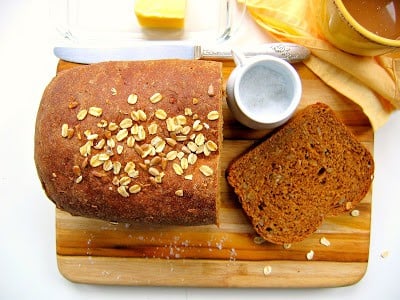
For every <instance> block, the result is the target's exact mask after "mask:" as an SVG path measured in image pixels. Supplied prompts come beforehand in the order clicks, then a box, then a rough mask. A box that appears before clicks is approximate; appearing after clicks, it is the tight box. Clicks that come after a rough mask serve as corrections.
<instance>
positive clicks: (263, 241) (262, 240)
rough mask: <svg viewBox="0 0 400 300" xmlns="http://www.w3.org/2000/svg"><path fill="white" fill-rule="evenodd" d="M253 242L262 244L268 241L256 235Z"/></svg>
mask: <svg viewBox="0 0 400 300" xmlns="http://www.w3.org/2000/svg"><path fill="white" fill-rule="evenodd" d="M253 242H254V243H255V244H257V245H261V244H263V243H265V242H266V240H264V239H263V238H262V237H261V236H255V237H254V239H253Z"/></svg>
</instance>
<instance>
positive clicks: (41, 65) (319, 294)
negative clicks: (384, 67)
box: [0, 0, 400, 300]
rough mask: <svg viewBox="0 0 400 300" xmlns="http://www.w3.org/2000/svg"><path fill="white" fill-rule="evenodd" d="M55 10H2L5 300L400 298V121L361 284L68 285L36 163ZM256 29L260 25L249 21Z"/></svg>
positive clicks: (1, 290)
mask: <svg viewBox="0 0 400 300" xmlns="http://www.w3.org/2000/svg"><path fill="white" fill-rule="evenodd" d="M48 1H51V0H36V1H34V0H31V1H29V0H14V1H11V0H10V1H7V0H2V1H0V95H1V96H0V103H1V107H0V124H1V125H0V161H1V163H0V197H1V198H0V199H1V200H0V222H1V226H0V270H1V271H0V299H60V300H61V299H68V300H71V299H73V300H78V299H96V300H100V299H113V300H117V299H165V298H168V299H204V298H206V297H212V299H220V300H222V299H230V300H231V299H241V298H248V299H253V300H255V299H378V298H380V299H400V283H399V278H400V188H399V186H400V180H399V179H400V155H399V154H400V138H399V132H400V113H398V112H396V113H394V114H393V115H392V117H391V118H390V120H389V122H388V123H387V124H386V125H385V126H384V127H382V128H381V129H379V130H378V131H377V132H376V134H375V161H376V173H375V180H374V192H373V201H372V230H371V245H370V256H369V267H368V271H367V273H366V275H365V277H364V278H363V279H362V280H361V281H360V282H359V283H358V284H355V285H353V286H349V287H341V288H329V289H207V288H165V287H116V286H94V285H85V284H75V283H72V282H69V281H68V280H66V279H65V278H63V276H62V275H60V273H59V272H58V269H57V264H56V251H55V209H54V205H53V204H52V203H51V202H50V201H49V200H47V198H46V197H45V195H44V193H43V191H42V189H41V186H40V184H39V181H38V178H37V175H36V169H35V166H34V161H33V135H34V124H35V116H36V111H37V108H38V105H39V101H40V98H41V95H42V92H43V89H44V87H45V86H46V84H47V83H48V82H49V80H50V79H51V78H52V77H53V75H54V74H55V69H56V64H57V59H56V58H55V57H54V56H53V54H52V47H53V46H54V44H53V40H52V39H51V35H52V34H51V32H52V31H53V30H54V28H53V27H52V24H51V23H50V18H49V3H48ZM246 26H250V27H252V28H253V27H254V24H253V23H252V21H251V20H250V19H248V20H247V21H246ZM252 33H253V34H252V35H249V34H246V33H243V32H241V33H239V35H238V40H239V41H240V39H244V38H245V39H250V40H253V39H254V40H257V39H260V38H261V39H262V38H263V35H262V33H261V31H260V30H258V29H257V28H255V27H254V28H253V31H252ZM377 80H379V78H377ZM384 251H388V253H389V255H388V256H387V257H386V258H382V257H381V254H382V252H384Z"/></svg>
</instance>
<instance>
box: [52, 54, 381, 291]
mask: <svg viewBox="0 0 400 300" xmlns="http://www.w3.org/2000/svg"><path fill="white" fill-rule="evenodd" d="M74 66H76V65H74V64H71V63H67V62H64V61H60V63H59V65H58V71H61V70H64V69H67V68H71V67H74ZM233 67H234V64H233V62H225V63H224V78H225V80H226V79H227V78H228V76H229V74H230V72H231V71H232V69H233ZM295 67H296V69H297V71H298V72H299V74H300V76H301V79H302V84H303V97H302V100H301V105H300V108H302V107H304V106H306V105H308V104H312V103H315V102H318V101H319V102H325V103H327V104H328V105H330V106H331V107H332V108H333V109H334V110H335V111H336V112H337V114H338V116H339V117H340V118H341V119H342V120H343V121H344V122H345V123H346V124H347V125H348V127H349V128H350V130H351V131H352V132H354V133H355V135H356V136H357V138H358V139H359V140H360V141H361V142H362V143H363V144H364V145H365V146H366V147H367V148H368V149H369V150H370V151H371V152H373V143H374V134H373V130H372V128H371V126H370V123H369V121H368V119H367V117H366V116H365V115H364V114H363V112H362V111H361V109H360V108H359V107H358V106H357V105H355V104H354V103H352V102H351V101H349V100H348V99H346V98H345V97H343V96H342V95H340V94H338V93H336V92H335V91H334V90H333V89H331V88H329V87H328V86H326V85H325V84H324V83H323V82H322V81H321V80H319V78H317V77H316V76H315V75H314V74H313V73H312V72H311V71H309V70H308V69H307V68H306V67H305V66H304V65H303V64H297V65H296V66H295ZM223 116H224V144H223V146H224V147H223V151H222V153H221V155H222V172H221V175H220V176H221V177H222V178H223V179H222V185H221V190H220V193H221V198H222V207H221V211H220V220H221V224H220V226H219V227H217V226H214V225H212V226H194V227H180V226H179V227H162V226H153V227H150V226H138V225H127V224H113V223H109V222H104V221H100V220H93V219H87V218H82V217H73V216H71V215H69V214H68V213H66V212H63V211H61V210H57V211H56V240H57V261H58V267H59V270H60V272H61V274H63V275H64V276H65V277H66V278H68V279H69V280H71V281H74V282H80V283H93V284H108V285H111V284H112V285H144V286H149V285H150V286H192V287H331V286H343V285H350V284H354V283H356V282H358V281H359V280H360V279H361V278H362V276H363V275H364V273H365V272H366V269H367V264H368V252H369V241H370V213H371V198H372V193H371V191H370V192H369V193H368V194H367V196H366V197H365V199H364V200H363V201H362V202H361V204H360V205H359V206H358V207H357V210H359V212H360V214H359V216H357V217H353V216H351V214H350V213H348V214H345V215H342V216H338V217H330V218H328V219H326V220H325V222H324V223H323V225H322V226H321V227H320V228H319V229H318V230H317V232H315V233H314V234H313V235H312V236H311V237H309V238H307V239H306V240H304V241H302V242H300V243H296V244H292V245H291V247H290V248H288V249H285V248H284V247H283V246H279V245H273V244H270V243H267V242H265V243H262V244H258V243H256V242H255V237H256V234H255V232H254V231H253V229H252V227H251V225H250V223H249V221H248V220H247V219H246V217H245V216H244V214H243V212H242V210H241V207H240V205H239V203H238V201H237V199H236V197H235V195H234V194H233V192H232V190H231V189H230V188H229V187H228V185H227V183H226V180H225V176H224V172H225V169H226V167H227V165H228V164H229V162H230V161H231V160H232V159H233V158H235V157H236V156H237V155H239V154H240V153H242V152H243V151H245V150H246V149H247V148H248V147H250V146H251V145H252V144H253V143H254V141H256V140H258V139H260V138H262V137H264V136H265V135H266V134H267V133H268V132H267V131H255V130H249V129H247V128H245V127H243V126H241V125H240V124H238V123H237V122H236V121H235V120H234V119H233V117H232V116H231V114H230V112H229V109H228V107H227V106H226V104H224V115H223ZM322 237H325V238H326V239H328V240H329V241H330V246H324V245H322V244H321V243H320V239H321V238H322ZM311 250H313V251H314V257H313V259H312V260H307V258H306V255H307V253H308V252H309V251H311ZM269 271H270V272H269Z"/></svg>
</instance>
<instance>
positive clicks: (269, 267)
mask: <svg viewBox="0 0 400 300" xmlns="http://www.w3.org/2000/svg"><path fill="white" fill-rule="evenodd" d="M263 272H264V275H265V276H267V275H269V274H271V273H272V267H271V266H265V267H264V270H263Z"/></svg>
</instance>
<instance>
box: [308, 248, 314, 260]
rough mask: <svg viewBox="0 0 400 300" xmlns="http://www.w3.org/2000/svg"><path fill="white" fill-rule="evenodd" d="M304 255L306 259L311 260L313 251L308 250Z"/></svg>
mask: <svg viewBox="0 0 400 300" xmlns="http://www.w3.org/2000/svg"><path fill="white" fill-rule="evenodd" d="M306 257H307V259H308V260H312V259H313V258H314V251H313V250H310V251H309V252H308V253H307V254H306Z"/></svg>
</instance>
